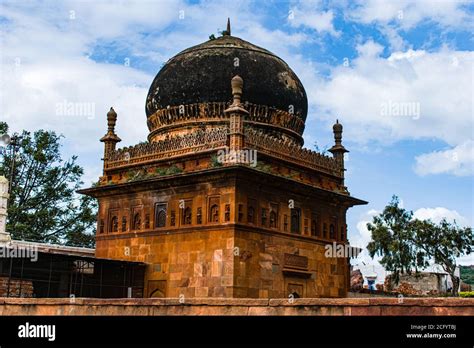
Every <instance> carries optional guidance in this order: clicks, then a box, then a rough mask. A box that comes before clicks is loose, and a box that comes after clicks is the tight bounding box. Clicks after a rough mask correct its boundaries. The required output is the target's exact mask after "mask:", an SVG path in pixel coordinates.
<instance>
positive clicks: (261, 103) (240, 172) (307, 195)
mask: <svg viewBox="0 0 474 348" xmlns="http://www.w3.org/2000/svg"><path fill="white" fill-rule="evenodd" d="M307 111H308V102H307V97H306V92H305V89H304V87H303V85H302V84H301V82H300V80H299V79H298V77H297V76H296V74H295V73H294V72H293V71H292V70H291V69H290V67H289V66H288V65H287V64H286V63H285V62H284V61H283V60H282V59H280V58H279V57H277V56H276V55H274V54H273V53H271V52H269V51H267V50H265V49H263V48H260V47H257V46H255V45H253V44H251V43H249V42H246V41H244V40H242V39H240V38H237V37H234V36H232V35H231V31H230V25H229V24H228V28H227V30H226V31H225V32H224V34H223V35H222V36H221V37H219V38H217V39H211V40H209V41H207V42H204V43H202V44H200V45H197V46H194V47H191V48H188V49H186V50H184V51H182V52H181V53H179V54H177V55H176V56H174V57H173V58H171V59H170V60H169V61H168V62H167V63H166V64H165V65H164V66H163V68H162V69H161V70H160V71H159V73H158V74H157V76H156V77H155V79H154V81H153V83H152V84H151V87H150V90H149V93H148V97H147V99H146V115H147V125H148V128H149V130H150V133H149V135H148V141H147V142H144V143H140V144H138V145H136V146H132V147H127V148H122V149H116V144H117V143H118V142H120V138H119V136H118V135H117V134H115V124H116V121H117V113H116V112H115V111H114V110H113V108H111V109H110V112H109V113H108V114H107V123H108V131H107V134H106V135H105V136H104V137H103V138H102V139H101V141H102V142H103V143H104V158H103V159H104V171H103V176H101V178H100V180H99V183H98V185H97V186H95V187H91V188H88V189H84V190H81V191H80V192H81V193H84V194H87V195H90V196H93V197H96V198H97V199H98V201H99V214H98V224H97V237H96V256H97V257H103V258H108V259H119V260H127V261H138V262H144V263H146V264H147V265H148V266H147V269H146V275H145V295H144V296H145V297H180V296H184V297H187V298H189V297H249V298H275V297H287V296H290V295H291V296H295V297H344V296H346V293H347V290H348V287H349V261H348V258H344V257H339V258H326V257H325V246H326V245H328V244H331V245H332V243H333V242H336V243H337V244H344V245H345V244H347V243H348V241H347V226H346V212H347V209H348V208H350V207H352V206H354V205H359V204H366V202H364V201H362V200H359V199H356V198H354V197H352V196H350V194H349V192H348V190H347V188H346V187H345V186H344V153H345V152H347V150H346V149H345V148H344V146H343V145H342V125H341V124H340V123H338V122H336V124H335V125H334V129H333V130H334V138H335V144H334V146H333V147H332V148H331V149H330V150H329V151H330V152H331V153H332V156H325V155H323V154H320V153H317V152H314V151H311V150H308V149H305V148H303V147H302V146H303V138H302V134H303V131H304V128H305V120H306V115H307ZM124 117H127V116H124ZM121 136H122V135H121Z"/></svg>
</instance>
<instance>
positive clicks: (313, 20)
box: [288, 1, 340, 36]
mask: <svg viewBox="0 0 474 348" xmlns="http://www.w3.org/2000/svg"><path fill="white" fill-rule="evenodd" d="M333 20H334V13H333V11H332V10H323V9H321V3H320V2H319V1H317V2H315V1H298V2H295V3H294V4H293V6H291V8H290V11H289V15H288V23H289V24H290V25H291V26H293V27H296V28H298V27H307V28H310V29H313V30H316V31H317V32H318V33H324V32H327V33H329V34H331V35H333V36H339V35H340V32H338V31H336V30H335V29H334V24H333Z"/></svg>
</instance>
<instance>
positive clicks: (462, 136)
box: [310, 41, 474, 174]
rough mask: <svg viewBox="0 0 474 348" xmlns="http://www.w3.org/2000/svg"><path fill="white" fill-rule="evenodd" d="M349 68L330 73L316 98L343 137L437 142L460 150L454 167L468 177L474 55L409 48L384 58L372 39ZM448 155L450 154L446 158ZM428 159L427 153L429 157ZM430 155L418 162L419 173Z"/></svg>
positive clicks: (362, 141) (365, 140)
mask: <svg viewBox="0 0 474 348" xmlns="http://www.w3.org/2000/svg"><path fill="white" fill-rule="evenodd" d="M357 49H358V52H359V56H358V57H357V58H356V59H355V60H354V61H352V62H350V63H351V64H350V66H349V67H345V66H338V67H335V68H333V69H332V72H331V77H330V79H328V80H326V81H323V82H322V83H320V85H319V86H315V88H316V90H315V92H314V93H313V94H312V95H313V96H314V97H315V99H313V100H310V102H313V103H315V104H316V107H317V108H319V110H320V111H321V114H322V115H323V117H325V118H326V119H327V120H328V121H330V122H332V120H334V119H335V118H339V119H340V120H341V119H342V123H343V124H344V125H345V126H347V127H345V131H346V134H345V138H346V139H351V140H352V141H356V142H359V143H360V144H362V145H366V144H368V143H373V142H374V141H375V142H376V143H379V144H391V143H394V142H396V141H399V140H406V139H437V140H441V141H444V142H446V143H447V144H448V145H450V146H452V147H456V146H459V148H458V149H453V150H451V151H453V152H456V150H457V152H458V159H459V161H458V162H456V163H455V168H453V169H452V170H451V172H452V171H453V170H456V172H457V173H458V174H459V173H461V172H463V173H467V172H469V171H468V170H467V167H469V165H468V163H467V162H466V161H471V159H472V156H471V155H470V153H469V151H467V148H468V147H469V146H470V147H472V134H473V128H472V127H473V125H472V112H473V108H472V106H473V105H472V100H473V99H472V95H473V85H472V64H473V61H474V52H467V51H453V50H450V49H448V48H446V47H443V48H441V49H440V50H439V51H438V52H426V51H423V50H407V51H403V52H394V53H392V54H391V55H390V56H389V57H387V58H384V57H382V56H381V55H380V54H381V52H382V46H380V45H379V44H377V43H374V42H373V41H368V42H366V43H365V44H363V45H360V46H359V47H358V48H357ZM448 155H449V154H448ZM428 156H429V155H428ZM431 159H432V157H423V156H421V157H420V158H419V160H420V166H419V170H418V172H419V173H423V172H428V171H426V170H425V169H424V167H426V166H423V164H424V163H425V162H426V161H429V160H431Z"/></svg>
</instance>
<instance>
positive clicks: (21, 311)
mask: <svg viewBox="0 0 474 348" xmlns="http://www.w3.org/2000/svg"><path fill="white" fill-rule="evenodd" d="M0 315H134V316H135V315H138V316H153V315H251V316H255V315H339V316H343V315H344V316H351V315H356V316H366V315H376V316H378V315H387V316H400V315H401V316H422V315H423V316H430V315H462V316H474V299H467V298H466V299H461V298H427V299H419V298H405V299H403V302H400V300H399V299H397V298H358V299H327V298H321V299H295V300H294V301H293V302H292V303H290V302H289V301H288V299H270V300H268V299H248V298H245V299H225V298H219V299H217V298H205V299H198V298H194V299H187V300H186V301H185V302H184V303H181V302H180V300H179V299H176V298H175V299H87V298H84V299H83V298H76V299H75V300H74V301H73V302H71V300H70V299H26V298H22V299H18V298H16V299H14V298H0Z"/></svg>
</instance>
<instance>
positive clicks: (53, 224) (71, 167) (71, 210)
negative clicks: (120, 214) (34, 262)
mask: <svg viewBox="0 0 474 348" xmlns="http://www.w3.org/2000/svg"><path fill="white" fill-rule="evenodd" d="M7 130H8V125H7V124H6V123H0V131H2V132H6V131H7ZM20 137H21V138H20V142H19V148H18V151H17V152H16V156H15V158H13V156H11V155H9V153H6V154H5V155H4V156H3V157H4V160H3V162H2V163H1V164H0V168H1V172H2V173H5V175H6V176H7V178H8V179H10V177H9V176H10V175H9V174H10V170H11V167H12V161H13V160H15V163H14V171H13V176H12V180H11V181H12V182H11V185H12V188H11V192H10V199H9V205H8V219H7V230H8V231H9V232H10V233H11V235H12V238H14V239H23V240H30V241H37V242H45V243H60V244H67V245H71V246H87V247H91V246H93V245H94V234H95V227H94V226H95V221H96V211H97V206H96V202H95V200H93V199H92V198H90V197H87V196H79V195H78V194H76V192H75V191H76V190H77V189H78V188H79V187H80V186H81V185H82V184H83V183H82V181H81V180H80V179H81V177H82V175H83V169H82V168H81V166H79V165H78V164H77V163H76V160H77V157H76V156H73V157H72V158H71V159H69V160H66V161H65V160H63V159H62V158H61V153H60V140H61V138H62V136H59V135H57V134H56V133H55V132H50V131H44V130H38V131H36V132H34V133H33V134H32V133H30V132H28V131H23V132H22V134H20Z"/></svg>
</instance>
